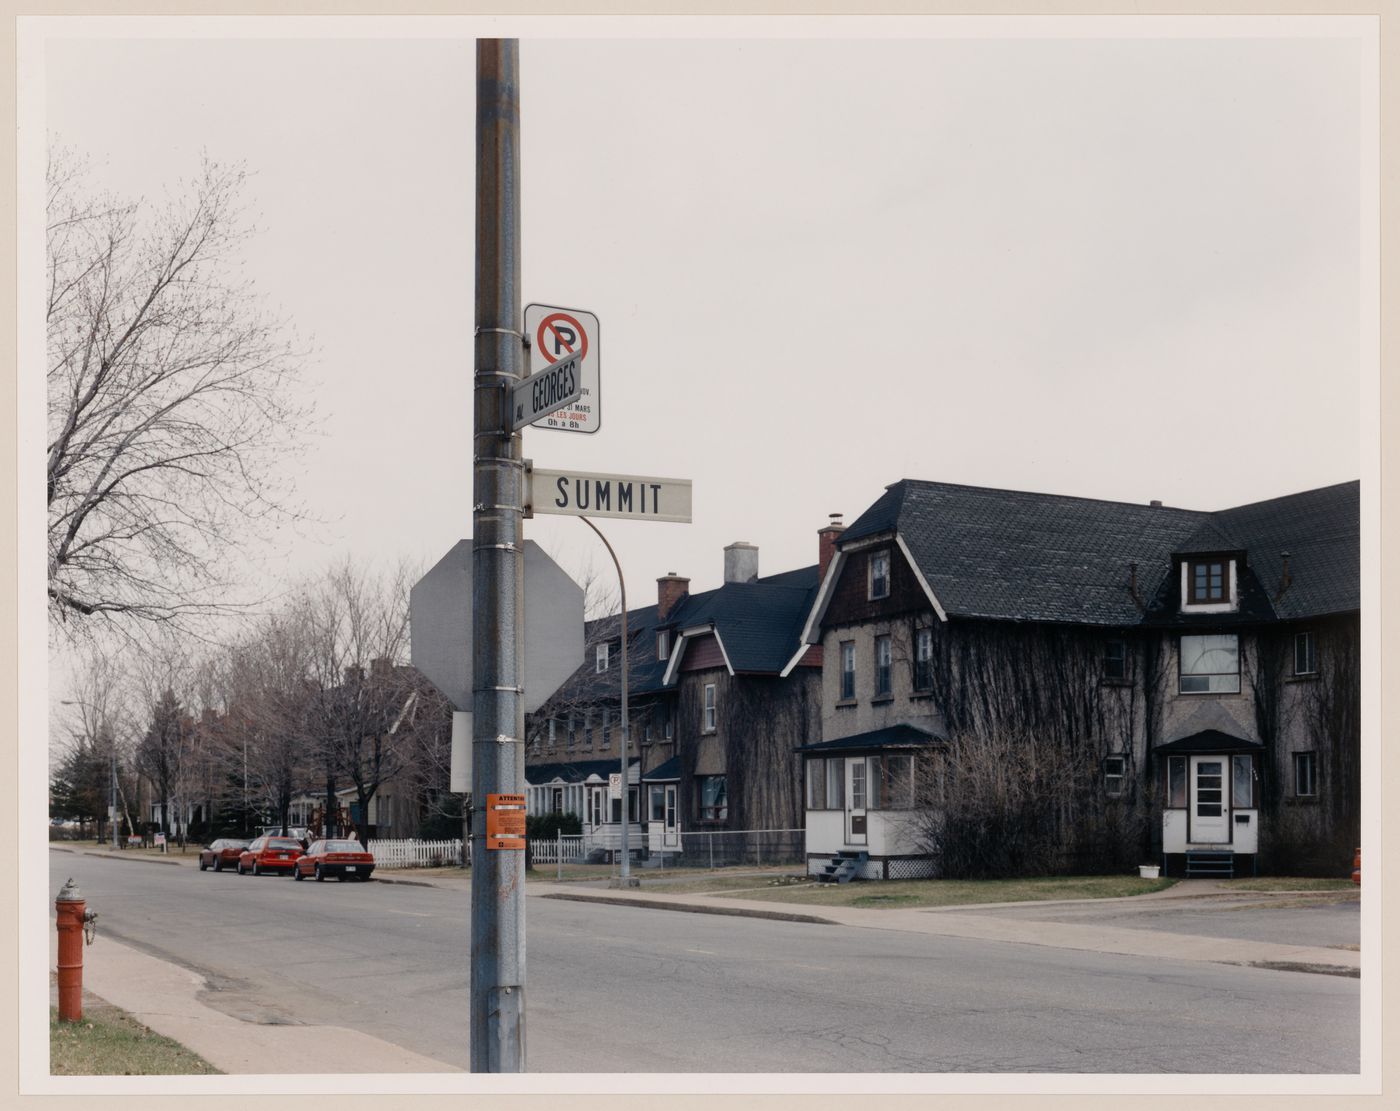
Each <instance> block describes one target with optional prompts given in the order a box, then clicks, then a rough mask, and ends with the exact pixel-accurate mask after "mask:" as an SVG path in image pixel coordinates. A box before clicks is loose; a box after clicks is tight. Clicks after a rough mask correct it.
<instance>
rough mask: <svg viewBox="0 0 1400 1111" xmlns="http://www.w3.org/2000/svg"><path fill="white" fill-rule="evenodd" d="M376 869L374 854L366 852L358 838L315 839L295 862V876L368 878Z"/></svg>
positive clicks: (299, 877) (293, 876)
mask: <svg viewBox="0 0 1400 1111" xmlns="http://www.w3.org/2000/svg"><path fill="white" fill-rule="evenodd" d="M373 871H374V854H372V853H367V852H365V850H364V849H363V848H361V847H360V843H359V842H358V841H313V842H312V843H311V847H310V848H309V849H307V850H306V852H304V853H303V854H302V855H301V856H300V857H298V858H297V862H296V864H294V865H293V866H292V878H293V879H298V880H304V879H306V877H307V876H315V877H316V878H317V879H318V880H323V879H325V878H326V877H327V876H336V877H337V878H339V879H342V880H346V879H351V880H367V879H369V876H370V873H371V872H373Z"/></svg>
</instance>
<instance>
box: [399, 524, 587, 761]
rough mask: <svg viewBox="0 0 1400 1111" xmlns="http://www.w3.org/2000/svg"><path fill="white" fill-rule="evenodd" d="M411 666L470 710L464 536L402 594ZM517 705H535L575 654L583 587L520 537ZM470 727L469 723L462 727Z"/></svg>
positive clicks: (468, 561)
mask: <svg viewBox="0 0 1400 1111" xmlns="http://www.w3.org/2000/svg"><path fill="white" fill-rule="evenodd" d="M408 608H409V630H410V633H411V644H410V654H411V658H412V661H413V666H414V667H416V668H417V669H418V670H419V671H421V672H422V673H423V674H424V676H426V677H427V679H428V682H430V683H432V684H433V686H435V687H437V689H438V690H440V691H442V693H443V695H444V696H446V698H447V700H448V701H449V702H451V703H452V705H453V706H455V707H456V708H457V709H458V710H464V711H466V712H468V713H470V712H471V710H472V542H471V541H470V540H459V541H457V543H456V544H454V545H453V546H452V550H451V551H449V552H448V553H447V554H446V555H445V556H443V557H442V558H441V559H440V560H438V561H437V563H436V564H434V565H433V567H432V569H431V570H429V571H428V573H427V574H426V575H424V576H423V577H422V578H421V579H419V580H418V581H417V582H416V583H414V585H413V589H412V590H411V591H409V595H408ZM524 608H525V613H524V625H525V660H524V668H525V712H526V713H527V714H529V713H533V712H534V711H535V710H538V709H539V708H540V707H541V706H542V705H544V703H545V701H546V700H547V699H548V698H549V696H550V695H552V694H553V693H554V692H555V691H557V690H558V689H559V688H560V686H562V685H563V683H564V680H565V679H567V678H568V677H569V676H570V675H572V674H573V673H574V672H575V671H577V670H578V665H579V661H580V660H582V659H583V588H582V587H581V586H579V585H578V583H576V582H574V580H573V579H571V578H570V577H569V575H568V573H567V572H566V571H565V570H564V569H563V568H562V567H560V566H559V565H558V564H557V563H555V562H554V560H552V559H550V558H549V556H548V555H546V554H545V552H544V550H543V549H542V548H541V547H540V546H539V545H538V544H536V543H535V542H534V541H533V540H526V541H525V603H524ZM468 735H470V730H468Z"/></svg>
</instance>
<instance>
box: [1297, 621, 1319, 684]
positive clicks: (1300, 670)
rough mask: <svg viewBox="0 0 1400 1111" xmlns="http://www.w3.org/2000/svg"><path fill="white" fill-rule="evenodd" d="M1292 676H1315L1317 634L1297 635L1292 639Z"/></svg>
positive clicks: (1305, 633)
mask: <svg viewBox="0 0 1400 1111" xmlns="http://www.w3.org/2000/svg"><path fill="white" fill-rule="evenodd" d="M1293 674H1294V675H1316V674H1317V634H1316V633H1311V632H1304V633H1298V634H1297V635H1295V636H1294V637H1293Z"/></svg>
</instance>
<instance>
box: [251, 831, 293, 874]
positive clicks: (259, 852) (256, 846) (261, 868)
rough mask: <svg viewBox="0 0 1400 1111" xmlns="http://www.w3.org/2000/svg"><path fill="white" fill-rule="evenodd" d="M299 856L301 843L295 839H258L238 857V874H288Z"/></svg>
mask: <svg viewBox="0 0 1400 1111" xmlns="http://www.w3.org/2000/svg"><path fill="white" fill-rule="evenodd" d="M299 856H301V842H300V841H298V840H297V839H296V838H295V837H266V836H264V837H258V838H255V839H254V840H253V843H252V844H250V845H249V846H248V847H247V848H246V849H244V850H243V852H242V853H241V854H240V855H239V857H238V874H239V875H240V876H242V875H246V874H247V873H248V872H252V873H253V875H255V876H261V875H262V874H263V873H264V872H290V871H291V870H292V869H293V868H294V867H295V866H296V862H297V857H299Z"/></svg>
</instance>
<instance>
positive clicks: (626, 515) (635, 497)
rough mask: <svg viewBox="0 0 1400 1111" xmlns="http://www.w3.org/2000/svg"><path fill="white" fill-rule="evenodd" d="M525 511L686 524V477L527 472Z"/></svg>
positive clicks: (583, 472)
mask: <svg viewBox="0 0 1400 1111" xmlns="http://www.w3.org/2000/svg"><path fill="white" fill-rule="evenodd" d="M525 486H526V489H525V513H526V515H527V516H529V515H530V514H531V513H558V514H561V515H563V516H567V517H620V518H622V519H623V520H628V521H675V522H678V523H680V524H689V523H690V479H688V478H651V477H646V476H642V475H620V474H592V473H590V472H586V471H546V470H541V469H540V468H538V467H533V466H528V467H527V469H526V472H525Z"/></svg>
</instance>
